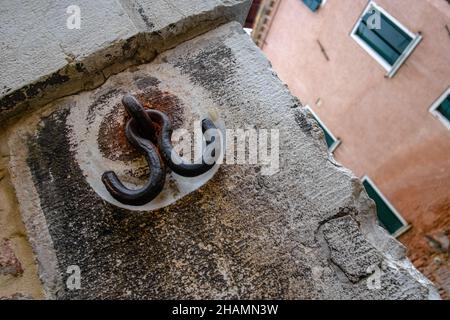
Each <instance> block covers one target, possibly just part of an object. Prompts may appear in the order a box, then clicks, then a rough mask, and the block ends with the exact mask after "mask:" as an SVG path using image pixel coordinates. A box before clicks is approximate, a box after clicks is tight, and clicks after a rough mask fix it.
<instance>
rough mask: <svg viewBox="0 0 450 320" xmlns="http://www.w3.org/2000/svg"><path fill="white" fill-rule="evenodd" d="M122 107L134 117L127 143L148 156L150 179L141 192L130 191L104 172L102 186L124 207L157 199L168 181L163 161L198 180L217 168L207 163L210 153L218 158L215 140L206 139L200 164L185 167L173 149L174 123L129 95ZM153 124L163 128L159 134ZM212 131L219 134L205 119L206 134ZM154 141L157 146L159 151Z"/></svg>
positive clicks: (111, 174) (213, 138)
mask: <svg viewBox="0 0 450 320" xmlns="http://www.w3.org/2000/svg"><path fill="white" fill-rule="evenodd" d="M122 103H123V105H124V106H125V109H126V110H127V112H128V114H129V115H130V117H131V118H130V120H128V122H127V124H126V127H125V133H126V136H127V139H128V140H129V141H130V142H131V143H132V144H133V145H134V146H135V147H136V148H138V149H139V150H140V151H141V152H142V153H144V154H145V156H146V159H147V162H148V164H149V167H150V177H149V180H148V181H147V182H146V183H145V185H144V186H143V187H142V188H140V189H137V190H134V189H129V188H127V187H126V186H125V185H124V184H123V183H122V182H121V181H120V180H119V178H118V177H117V175H116V174H115V173H114V172H113V171H107V172H105V173H104V174H103V175H102V182H103V184H104V185H105V187H106V189H107V190H108V192H109V193H110V194H111V195H112V196H113V198H114V199H116V200H117V201H119V202H121V203H124V204H128V205H133V206H140V205H144V204H146V203H148V202H150V201H152V200H153V199H154V198H156V197H157V196H158V194H159V193H160V192H161V191H162V189H163V188H164V183H165V178H166V167H165V165H164V163H163V159H164V161H165V162H166V163H167V165H168V166H169V167H170V168H171V169H172V170H173V171H174V172H176V173H178V174H179V175H182V176H185V177H196V176H199V175H201V174H203V173H205V172H207V171H208V170H210V169H211V168H212V167H213V166H214V164H215V161H214V162H213V163H207V162H206V161H205V157H206V156H207V155H208V154H207V152H209V153H210V156H211V157H212V158H214V157H215V149H214V148H213V147H215V145H213V143H214V142H215V137H214V136H212V137H210V138H208V137H206V145H207V147H206V150H205V151H204V152H203V154H202V159H201V160H202V161H201V163H194V164H190V163H186V162H185V161H184V160H183V158H181V157H180V156H179V155H178V154H177V153H176V152H175V150H174V148H173V146H172V142H171V138H172V133H173V129H172V123H171V121H170V119H169V117H168V116H167V115H166V114H165V113H163V112H161V111H158V110H153V109H152V110H145V108H144V107H143V106H142V105H141V104H140V103H139V101H138V100H137V99H136V98H135V97H134V96H132V95H131V94H126V95H125V96H124V97H123V99H122ZM153 121H155V122H156V123H158V124H159V125H160V131H159V132H158V133H157V132H156V130H155V126H154V124H153ZM210 129H215V130H217V128H216V126H215V125H214V123H213V122H212V121H211V120H209V119H204V120H203V121H202V132H203V134H205V132H206V131H207V130H210ZM152 141H153V142H155V143H157V144H158V148H159V150H158V148H157V147H156V146H155V145H154V144H153V142H152ZM160 152H161V155H160ZM161 156H162V157H161ZM174 160H175V161H174ZM208 162H209V161H208Z"/></svg>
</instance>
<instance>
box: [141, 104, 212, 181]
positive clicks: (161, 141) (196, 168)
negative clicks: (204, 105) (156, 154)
mask: <svg viewBox="0 0 450 320" xmlns="http://www.w3.org/2000/svg"><path fill="white" fill-rule="evenodd" d="M146 112H147V114H148V115H149V116H150V118H151V119H152V120H153V121H156V122H157V123H159V124H160V125H161V130H160V132H159V134H158V135H157V136H158V146H159V148H160V151H161V155H162V157H163V158H164V161H165V162H166V163H167V165H168V167H169V168H170V169H172V171H174V172H175V173H177V174H179V175H181V176H184V177H196V176H199V175H201V174H203V173H205V172H207V171H208V170H210V169H211V168H212V167H213V166H214V165H215V161H214V162H213V163H206V162H205V152H207V151H208V149H209V148H206V151H205V152H203V155H202V159H201V160H202V161H201V163H198V162H200V161H194V163H192V164H191V163H186V161H185V160H184V159H183V158H182V157H180V156H179V155H178V154H177V153H176V152H175V150H174V148H173V146H172V133H173V129H172V123H171V121H170V119H169V117H168V116H167V115H166V114H165V113H163V112H161V111H158V110H153V109H150V110H147V111H146ZM209 129H214V130H217V128H216V126H215V125H214V123H213V122H212V121H211V120H209V119H203V121H202V132H203V134H204V133H205V132H206V131H207V130H209ZM214 142H215V137H211V139H207V141H206V145H207V146H208V145H210V144H212V143H214ZM211 157H213V158H214V157H215V150H213V151H212V152H211Z"/></svg>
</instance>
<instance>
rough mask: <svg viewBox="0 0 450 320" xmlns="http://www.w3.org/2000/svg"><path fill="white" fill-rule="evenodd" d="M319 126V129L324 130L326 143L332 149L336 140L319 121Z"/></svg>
mask: <svg viewBox="0 0 450 320" xmlns="http://www.w3.org/2000/svg"><path fill="white" fill-rule="evenodd" d="M317 123H318V124H319V127H320V128H322V130H323V133H324V135H325V141H326V142H327V146H328V148H331V146H332V145H333V144H334V143H335V142H336V140H334V139H333V137H332V136H331V135H330V134H329V132H328V131H327V130H326V129H325V128H324V127H323V126H322V125H321V124H320V122H319V121H317Z"/></svg>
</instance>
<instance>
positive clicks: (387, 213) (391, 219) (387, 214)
mask: <svg viewBox="0 0 450 320" xmlns="http://www.w3.org/2000/svg"><path fill="white" fill-rule="evenodd" d="M363 185H364V188H366V191H367V194H368V195H369V197H370V198H371V199H372V200H373V201H375V204H376V205H377V216H378V221H379V223H380V225H381V226H383V227H384V228H385V229H387V230H388V231H389V233H390V234H394V233H395V232H397V231H398V230H399V229H400V228H402V227H403V226H404V224H403V222H402V221H401V220H400V219H399V218H398V217H397V215H396V214H395V213H394V212H393V211H392V210H391V209H390V208H389V206H388V205H387V204H386V202H385V201H384V200H383V198H382V197H381V196H380V195H379V194H378V192H377V191H376V190H375V189H374V188H373V187H372V185H371V184H370V183H369V182H368V181H367V180H366V181H364V182H363Z"/></svg>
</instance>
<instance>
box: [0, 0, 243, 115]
mask: <svg viewBox="0 0 450 320" xmlns="http://www.w3.org/2000/svg"><path fill="white" fill-rule="evenodd" d="M73 4H74V3H73V1H70V0H62V1H53V0H45V1H32V0H26V1H22V2H21V3H18V2H17V1H14V0H6V1H2V8H1V10H0V20H1V21H2V25H1V26H0V33H1V34H2V37H1V41H0V56H1V59H0V69H1V70H2V77H1V78H0V122H2V121H4V120H7V119H9V118H11V117H12V116H14V115H17V114H18V113H20V112H23V111H29V110H30V108H38V107H39V106H42V105H43V104H45V103H48V102H50V101H52V100H54V99H56V98H60V97H63V96H66V95H69V94H73V93H76V92H79V91H81V90H86V89H92V88H95V87H98V86H99V85H100V84H102V83H103V82H104V81H105V79H107V78H108V77H109V76H110V75H111V74H114V73H117V72H120V71H122V70H124V69H125V68H126V67H128V66H130V65H133V64H139V63H142V62H145V61H149V60H151V59H153V58H154V57H155V56H156V55H157V54H158V53H159V52H162V51H164V50H166V49H168V48H171V47H174V46H176V45H177V44H178V43H180V42H182V41H184V40H186V39H188V38H192V37H194V36H196V35H198V34H200V33H203V32H206V31H208V30H211V29H213V28H215V27H216V26H218V25H220V24H223V23H225V22H228V21H233V20H238V21H241V22H242V21H243V20H244V19H245V15H246V12H247V11H248V9H249V7H250V4H251V1H250V0H151V1H150V0H131V1H128V0H113V1H111V0H97V1H88V0H80V1H77V3H76V5H78V6H79V8H80V15H81V25H80V29H69V28H68V27H67V19H68V18H69V16H70V14H69V13H67V12H66V10H67V8H68V7H69V6H70V5H73Z"/></svg>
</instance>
